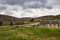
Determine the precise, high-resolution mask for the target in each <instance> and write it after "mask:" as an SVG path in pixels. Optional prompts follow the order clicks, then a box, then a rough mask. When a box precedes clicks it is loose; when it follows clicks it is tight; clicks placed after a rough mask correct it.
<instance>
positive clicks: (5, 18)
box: [0, 15, 22, 23]
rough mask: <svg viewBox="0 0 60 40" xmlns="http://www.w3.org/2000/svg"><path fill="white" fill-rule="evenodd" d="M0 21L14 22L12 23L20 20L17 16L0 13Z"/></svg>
mask: <svg viewBox="0 0 60 40" xmlns="http://www.w3.org/2000/svg"><path fill="white" fill-rule="evenodd" d="M0 21H2V22H14V23H16V22H17V23H20V22H22V21H21V20H20V19H19V18H16V17H12V16H8V15H0Z"/></svg>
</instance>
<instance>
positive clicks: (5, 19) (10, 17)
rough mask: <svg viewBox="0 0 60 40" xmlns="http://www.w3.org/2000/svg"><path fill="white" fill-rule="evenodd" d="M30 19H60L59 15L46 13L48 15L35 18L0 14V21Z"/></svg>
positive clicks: (18, 21)
mask: <svg viewBox="0 0 60 40" xmlns="http://www.w3.org/2000/svg"><path fill="white" fill-rule="evenodd" d="M31 19H34V20H37V19H39V20H60V15H56V16H54V15H48V16H42V17H37V18H30V17H25V18H16V17H13V16H8V15H0V21H2V22H13V23H23V22H24V21H30V20H31Z"/></svg>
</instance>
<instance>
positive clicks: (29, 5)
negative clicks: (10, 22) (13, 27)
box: [0, 0, 60, 18]
mask: <svg viewBox="0 0 60 40" xmlns="http://www.w3.org/2000/svg"><path fill="white" fill-rule="evenodd" d="M0 14H4V15H12V16H15V17H19V18H21V17H39V16H45V15H58V14H60V0H0Z"/></svg>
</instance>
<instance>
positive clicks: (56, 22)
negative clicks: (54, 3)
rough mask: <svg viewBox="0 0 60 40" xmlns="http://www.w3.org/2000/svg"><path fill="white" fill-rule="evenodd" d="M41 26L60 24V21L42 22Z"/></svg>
mask: <svg viewBox="0 0 60 40" xmlns="http://www.w3.org/2000/svg"><path fill="white" fill-rule="evenodd" d="M40 24H60V21H41V22H40Z"/></svg>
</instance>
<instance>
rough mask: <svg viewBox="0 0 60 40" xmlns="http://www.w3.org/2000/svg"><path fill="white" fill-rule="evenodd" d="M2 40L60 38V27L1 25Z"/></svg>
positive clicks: (0, 39) (54, 39) (56, 39)
mask: <svg viewBox="0 0 60 40" xmlns="http://www.w3.org/2000/svg"><path fill="white" fill-rule="evenodd" d="M0 40H60V28H39V27H30V28H22V27H21V28H16V27H13V26H0Z"/></svg>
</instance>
